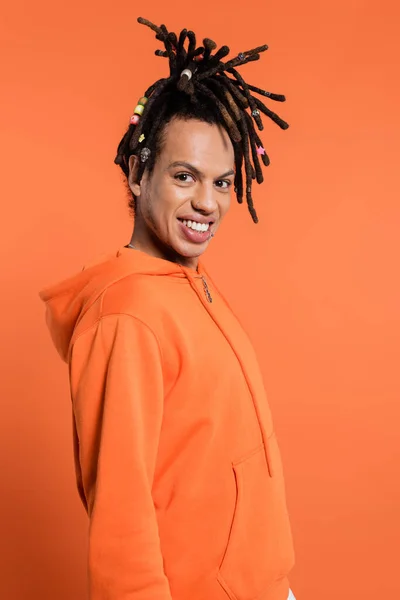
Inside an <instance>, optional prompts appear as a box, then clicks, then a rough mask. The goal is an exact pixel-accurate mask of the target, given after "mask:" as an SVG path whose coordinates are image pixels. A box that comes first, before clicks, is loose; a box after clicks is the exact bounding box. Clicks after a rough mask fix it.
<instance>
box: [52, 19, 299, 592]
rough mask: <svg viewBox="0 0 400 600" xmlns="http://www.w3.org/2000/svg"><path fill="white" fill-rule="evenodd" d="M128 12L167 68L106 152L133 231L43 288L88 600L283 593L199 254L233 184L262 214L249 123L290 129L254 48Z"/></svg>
mask: <svg viewBox="0 0 400 600" xmlns="http://www.w3.org/2000/svg"><path fill="white" fill-rule="evenodd" d="M139 21H140V22H142V23H144V24H146V25H148V26H149V27H151V28H152V29H153V30H154V31H155V32H156V35H157V38H158V39H160V40H162V41H163V43H164V46H165V50H164V51H162V52H161V51H158V54H159V55H161V56H166V57H167V58H168V59H169V64H170V75H169V77H167V78H166V79H162V80H160V81H159V82H156V83H155V84H154V85H152V86H151V87H150V88H149V89H148V90H147V91H146V93H145V95H144V96H143V97H142V98H141V99H140V100H139V102H138V105H137V107H136V109H135V111H134V115H133V116H132V118H131V122H130V125H129V129H128V131H127V132H126V134H125V136H124V137H123V139H122V140H121V143H120V145H119V148H118V154H117V157H116V162H117V164H119V165H121V167H122V169H123V172H124V174H125V175H126V177H127V181H128V184H129V189H130V192H131V201H130V203H131V208H132V210H133V212H134V216H135V219H134V230H133V235H132V239H131V242H130V243H129V244H128V245H127V246H125V247H123V248H120V249H119V250H118V251H117V252H115V253H113V255H111V256H110V257H108V258H107V259H106V260H102V261H100V262H98V263H96V264H94V265H92V266H90V267H88V268H86V269H85V270H83V271H82V272H81V273H79V274H78V275H76V276H74V277H72V278H70V279H68V280H67V281H66V282H62V283H61V284H59V285H58V286H55V287H52V288H50V289H49V290H45V291H43V292H42V294H41V296H42V298H43V299H44V300H45V301H46V302H47V306H48V313H47V315H48V324H49V326H50V329H51V332H52V336H53V340H54V342H55V344H56V346H57V348H58V350H59V352H60V354H61V356H62V357H63V359H64V360H65V361H67V362H68V364H69V367H70V382H71V396H72V403H73V422H74V449H75V465H76V475H77V485H78V490H79V493H80V497H81V499H82V502H83V504H84V506H85V509H86V510H87V512H88V515H89V518H90V529H89V557H88V563H89V584H90V600H156V599H157V600H227V599H229V598H230V599H231V600H256V599H257V600H286V599H287V598H288V597H289V598H290V597H293V596H290V594H291V593H290V591H289V584H288V581H287V575H288V573H289V571H290V570H291V568H292V565H293V548H292V538H291V532H290V525H289V521H288V516H287V510H286V503H285V493H284V482H283V476H282V468H281V461H280V455H279V450H278V446H277V441H276V437H275V433H274V429H273V424H272V419H271V415H270V411H269V408H268V403H267V399H266V395H265V390H264V385H263V382H262V379H261V375H260V371H259V367H258V365H257V360H256V356H255V354H254V350H253V348H252V346H251V344H250V342H249V340H248V338H247V336H246V334H245V333H244V331H243V329H242V328H241V326H240V324H239V322H238V321H237V319H236V318H235V316H234V315H233V313H232V311H231V309H230V308H229V305H228V304H227V302H226V300H225V299H224V298H223V297H222V295H221V294H220V292H219V291H218V289H217V288H216V286H215V284H214V283H213V282H212V281H211V279H210V277H209V275H208V274H207V272H206V270H205V269H204V266H203V264H202V262H201V260H199V257H200V256H201V255H202V254H203V252H204V251H205V250H206V248H207V246H208V244H209V243H210V240H211V239H212V237H213V236H214V235H216V233H217V231H218V229H219V227H220V225H221V222H222V220H223V218H224V216H225V214H226V213H227V211H228V209H229V205H230V196H231V190H232V188H235V191H236V195H237V198H238V200H239V201H241V200H242V197H243V195H245V196H246V200H247V205H248V208H249V211H250V214H251V215H252V218H253V220H254V221H257V215H256V212H255V210H254V207H253V202H252V196H251V185H252V180H253V175H254V177H255V178H256V179H257V181H258V182H261V181H262V173H261V168H260V163H259V157H261V160H263V161H264V164H268V158H267V155H266V154H265V150H264V148H263V147H262V144H261V140H260V138H259V137H258V134H257V133H256V130H255V127H254V123H255V124H256V125H258V127H259V128H260V129H261V128H262V122H261V116H260V112H264V113H265V114H267V115H268V116H271V115H272V118H273V120H274V121H276V122H277V123H278V124H279V125H281V126H282V127H283V128H286V127H287V125H286V123H284V122H283V121H281V120H280V119H279V117H277V115H275V114H274V113H272V112H271V111H269V109H267V107H265V105H264V104H263V103H262V102H261V101H260V100H257V99H256V98H254V97H253V96H252V95H251V90H253V91H254V90H256V91H257V93H259V94H260V93H261V94H262V93H263V94H264V95H269V96H270V97H272V98H274V99H278V100H279V99H280V100H282V99H284V98H283V97H282V96H277V95H273V94H267V93H265V92H263V91H262V90H259V89H258V88H254V86H249V85H247V84H246V83H245V82H244V80H243V79H242V77H241V76H240V75H239V73H238V72H237V70H236V67H237V66H240V65H241V64H245V63H246V62H248V61H249V60H254V59H255V58H257V57H259V53H260V52H262V51H263V50H265V49H266V47H265V46H262V47H259V48H256V49H255V50H253V51H250V52H246V53H241V54H239V56H238V57H237V58H235V59H233V60H231V61H229V62H227V63H222V62H221V59H222V58H224V57H225V56H227V54H228V53H229V49H228V48H227V47H226V46H223V47H222V48H221V49H220V50H219V51H218V52H216V53H215V54H214V55H213V54H212V51H213V50H215V43H214V42H212V40H207V39H206V40H204V46H202V47H200V48H197V47H196V40H195V36H194V34H193V32H191V31H187V30H183V31H182V33H181V34H180V37H179V39H178V37H177V36H176V35H175V34H173V33H169V32H168V31H167V30H166V28H165V26H161V27H157V26H155V25H153V24H151V23H149V22H148V21H145V20H144V19H139ZM187 39H188V40H189V44H188V47H185V42H186V40H187ZM227 73H230V74H233V78H230V77H228V75H227ZM247 107H250V109H251V115H250V114H248V112H247V111H246V108H247ZM243 164H244V171H245V182H244V183H243V178H242V165H243ZM232 276H234V277H237V278H238V279H239V278H240V274H238V273H235V270H234V265H232ZM288 594H289V596H288Z"/></svg>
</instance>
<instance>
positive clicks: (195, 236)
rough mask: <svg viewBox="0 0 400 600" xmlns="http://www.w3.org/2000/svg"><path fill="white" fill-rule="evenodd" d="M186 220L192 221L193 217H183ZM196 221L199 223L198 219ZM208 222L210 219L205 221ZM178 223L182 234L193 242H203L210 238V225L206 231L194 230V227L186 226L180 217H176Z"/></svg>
mask: <svg viewBox="0 0 400 600" xmlns="http://www.w3.org/2000/svg"><path fill="white" fill-rule="evenodd" d="M186 220H187V221H194V220H195V219H185V221H186ZM197 222H198V223H200V221H197ZM209 222H210V221H205V223H209ZM178 223H179V227H180V229H181V232H182V235H183V236H184V237H185V238H186V239H187V240H188V241H189V242H192V243H193V244H204V243H205V242H208V240H209V239H210V238H211V227H210V228H209V229H208V230H207V231H195V230H194V229H190V228H189V227H186V225H184V224H183V223H182V221H181V220H180V219H178Z"/></svg>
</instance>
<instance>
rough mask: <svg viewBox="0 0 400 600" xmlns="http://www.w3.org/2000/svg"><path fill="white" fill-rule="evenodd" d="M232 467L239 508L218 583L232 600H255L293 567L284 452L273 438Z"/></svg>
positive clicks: (234, 518)
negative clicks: (269, 467) (282, 456)
mask: <svg viewBox="0 0 400 600" xmlns="http://www.w3.org/2000/svg"><path fill="white" fill-rule="evenodd" d="M268 450H269V458H270V460H271V466H272V467H273V477H271V476H270V473H269V470H268V465H267V462H266V457H265V450H264V445H263V446H261V447H259V448H258V449H256V450H255V451H254V452H253V453H252V454H251V455H247V456H246V457H245V458H244V459H242V460H240V461H238V462H236V463H234V464H233V465H232V467H233V474H234V477H235V481H236V505H235V511H234V516H233V521H232V526H231V530H230V535H229V540H228V543H227V547H226V550H225V554H224V558H223V561H222V564H221V566H220V570H219V574H218V581H219V583H220V584H221V586H222V587H223V588H224V590H225V592H226V593H227V594H228V596H229V598H231V600H257V599H258V598H260V597H261V596H262V594H263V593H264V592H265V591H266V590H267V589H268V587H269V586H271V585H272V584H273V583H274V582H276V581H277V580H279V579H281V578H283V577H285V576H286V575H287V574H288V572H289V571H290V569H291V568H292V566H293V562H294V560H293V559H294V557H293V547H292V537H291V531H290V525H289V519H288V515H287V509H286V501H285V491H284V482H283V476H282V467H281V460H280V453H279V449H278V445H277V442H276V437H275V434H272V436H271V437H270V438H269V440H268Z"/></svg>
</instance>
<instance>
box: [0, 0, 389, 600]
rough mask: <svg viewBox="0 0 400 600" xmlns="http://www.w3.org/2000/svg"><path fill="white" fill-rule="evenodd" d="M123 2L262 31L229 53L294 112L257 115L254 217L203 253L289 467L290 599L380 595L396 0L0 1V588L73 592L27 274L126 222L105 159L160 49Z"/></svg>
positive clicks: (54, 391)
mask: <svg viewBox="0 0 400 600" xmlns="http://www.w3.org/2000/svg"><path fill="white" fill-rule="evenodd" d="M144 7H146V8H144ZM139 14H142V16H145V17H147V18H149V19H152V20H154V21H156V22H157V23H161V22H165V23H166V24H167V26H168V27H169V28H171V29H173V30H175V31H176V30H180V29H181V28H182V27H184V26H186V27H189V28H193V29H195V31H196V32H197V33H198V34H199V35H200V36H204V35H207V36H209V37H212V38H214V39H215V40H216V41H217V42H218V44H219V45H221V44H224V43H227V44H228V45H230V46H231V49H232V52H233V53H235V54H236V53H238V52H239V51H240V50H245V49H249V48H251V47H253V46H254V45H258V44H261V43H265V42H266V43H268V44H269V46H270V50H269V51H268V52H267V53H266V54H264V55H263V56H262V60H261V61H260V62H258V63H253V64H250V65H248V66H246V67H245V68H244V70H243V73H244V74H245V76H246V79H247V81H249V82H250V83H255V84H257V85H259V86H260V87H263V88H266V89H269V90H271V91H274V92H278V93H285V94H286V95H287V99H288V101H287V102H286V104H283V105H278V104H276V105H275V104H273V103H269V104H270V106H272V108H276V110H277V112H278V113H279V114H280V115H281V116H282V117H283V118H285V119H287V120H288V121H289V123H290V124H291V128H290V129H289V130H288V131H286V132H282V131H280V130H279V129H278V128H277V127H276V126H275V125H274V124H272V122H267V123H266V125H267V126H266V129H265V132H264V135H263V140H264V143H265V146H266V148H267V150H268V151H269V153H270V155H271V166H270V167H269V168H268V169H267V170H266V176H267V177H266V183H265V184H264V185H263V186H262V187H260V188H259V189H257V193H256V195H255V196H256V206H257V209H258V212H259V216H260V224H259V225H257V226H255V225H253V224H252V222H251V219H250V217H249V215H248V214H247V211H246V208H245V207H244V206H242V207H240V206H237V205H234V207H233V209H232V211H231V214H230V216H229V217H228V219H227V223H226V225H225V227H224V228H223V231H222V232H221V234H219V235H218V236H217V239H216V240H215V241H214V242H213V247H212V249H211V250H210V251H209V253H208V255H207V261H206V262H207V264H208V266H209V267H210V269H211V271H212V272H213V274H214V276H215V277H216V278H217V280H218V281H219V283H220V285H221V287H222V288H223V289H224V291H225V292H226V293H227V295H228V296H229V298H230V299H231V302H232V304H233V305H234V307H235V308H236V310H237V312H238V313H239V315H240V317H241V318H242V320H243V321H244V323H245V325H246V326H247V328H248V331H249V333H250V335H251V336H252V338H253V340H254V344H255V346H256V348H257V350H258V352H259V355H260V362H261V365H262V369H263V372H264V375H265V381H266V387H267V391H268V394H269V399H270V403H271V406H272V409H273V412H274V416H275V424H276V429H277V432H278V435H279V438H280V444H281V449H282V454H283V458H284V461H285V466H286V481H287V490H288V502H289V508H290V513H291V518H292V524H293V531H294V536H295V542H296V550H297V566H296V569H295V571H294V573H293V577H292V585H293V589H294V591H295V593H296V596H297V598H298V600H337V599H339V598H340V600H358V599H360V600H361V599H362V600H376V599H379V600H380V599H382V600H383V599H386V598H387V599H388V600H389V598H390V599H395V598H399V597H400V579H399V578H398V575H397V573H398V569H399V559H400V552H399V546H398V544H399V539H400V516H399V514H400V510H399V509H400V484H399V463H400V443H399V433H398V429H399V425H398V423H399V417H400V405H399V398H400V389H399V387H400V386H399V341H400V336H399V333H400V327H399V326H400V323H399V321H400V319H399V305H400V286H399V225H400V209H399V191H400V190H399V187H400V186H399V178H398V174H397V172H398V164H397V163H398V161H399V141H400V139H399V138H400V136H399V133H400V117H399V113H398V107H399V105H400V94H399V89H400V87H399V78H398V72H399V49H398V22H399V18H400V9H399V5H398V3H397V2H395V1H394V0H393V1H390V0H380V2H378V3H377V2H375V0H374V1H373V2H372V1H361V0H359V1H356V0H336V1H335V2H330V3H324V2H321V1H320V0H303V1H302V2H298V1H295V0H288V1H287V2H280V1H277V0H276V1H275V2H270V1H268V2H265V1H263V2H260V1H257V0H255V1H254V2H238V0H236V4H232V3H231V2H230V3H227V2H226V1H225V0H223V1H222V3H218V2H216V1H214V0H205V1H202V2H194V3H193V2H188V3H185V4H184V3H183V2H179V3H173V2H169V3H167V2H159V3H158V5H157V3H155V2H144V3H139V2H137V3H135V2H128V1H126V0H119V2H102V1H101V0H97V1H96V2H94V1H85V0H81V1H80V2H78V1H77V0H70V2H68V3H56V2H50V1H43V0H41V1H39V2H29V3H28V2H21V1H18V0H17V1H13V2H9V3H8V6H7V7H3V8H2V15H1V44H2V45H5V47H4V48H1V56H2V67H1V78H2V91H1V100H2V108H1V111H0V119H1V138H2V146H3V148H2V150H1V152H2V154H1V167H2V186H1V191H2V204H1V206H2V209H3V210H2V223H3V227H2V235H1V247H2V259H3V263H2V264H3V266H2V280H3V294H2V298H1V302H2V307H1V308H2V310H1V315H2V323H1V332H2V345H1V348H2V350H1V353H2V354H1V367H2V375H1V383H0V385H1V399H2V403H3V407H2V419H1V431H0V439H1V444H2V448H1V452H0V457H1V458H0V460H1V463H0V467H1V470H0V472H1V484H2V485H1V487H2V490H1V535H0V539H1V555H0V565H1V566H0V570H1V572H0V575H1V576H0V596H1V597H2V598H7V600H54V599H55V598H56V599H57V600H77V599H82V600H84V599H85V598H86V563H85V554H86V544H87V539H86V538H87V518H86V515H85V513H84V511H83V507H82V506H81V504H80V501H79V499H78V495H77V492H76V490H75V481H74V473H73V459H72V437H71V436H72V429H71V411H70V400H69V393H68V383H67V369H66V367H65V365H63V364H62V363H61V361H60V360H59V359H58V357H57V355H56V353H55V351H54V349H53V348H52V346H51V342H50V338H49V335H48V333H47V331H46V329H45V325H44V320H43V319H44V306H43V305H41V303H40V301H39V299H38V296H37V292H38V290H39V289H40V288H41V287H42V286H44V285H47V284H48V283H52V282H54V281H58V280H59V279H62V278H64V277H65V276H67V275H70V274H72V273H74V272H75V271H77V270H79V269H80V267H81V265H82V264H83V263H85V262H86V261H87V260H88V259H92V258H93V257H95V256H96V255H97V254H100V253H103V252H107V251H109V250H112V249H114V248H116V247H118V246H120V245H122V244H124V243H126V242H127V241H128V240H129V238H130V233H131V223H130V220H129V216H128V212H127V209H126V196H125V191H124V187H123V185H122V183H121V181H122V178H121V175H120V172H119V169H118V168H117V167H116V166H115V165H114V164H113V159H114V155H115V150H116V147H117V143H118V141H119V139H120V137H121V135H122V133H123V132H124V130H125V126H126V123H127V120H128V119H129V116H130V114H131V112H132V109H133V107H134V105H135V103H136V100H137V98H138V97H139V96H141V95H142V93H143V91H144V89H145V88H146V87H147V86H148V85H149V83H151V82H152V81H153V80H154V79H155V78H156V77H157V78H158V77H160V76H163V75H164V74H165V72H166V68H167V63H166V62H165V60H164V61H163V60H162V59H160V58H157V57H155V56H154V54H153V53H154V50H155V48H156V47H159V43H158V42H156V40H155V39H154V37H153V34H152V33H151V32H150V31H149V30H147V29H145V28H144V27H142V26H139V25H138V24H137V23H136V17H137V16H138V15H139ZM396 171H397V172H396ZM205 343H206V340H205Z"/></svg>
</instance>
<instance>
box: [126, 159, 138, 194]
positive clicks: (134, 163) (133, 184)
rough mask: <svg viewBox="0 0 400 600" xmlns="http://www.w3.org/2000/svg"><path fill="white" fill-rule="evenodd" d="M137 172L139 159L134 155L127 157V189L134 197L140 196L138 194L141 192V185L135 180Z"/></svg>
mask: <svg viewBox="0 0 400 600" xmlns="http://www.w3.org/2000/svg"><path fill="white" fill-rule="evenodd" d="M138 170H139V157H138V156H136V154H131V156H130V157H129V177H128V183H129V187H130V188H131V190H132V193H133V194H134V195H135V196H140V192H141V185H140V182H139V181H138V180H137V176H138Z"/></svg>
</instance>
